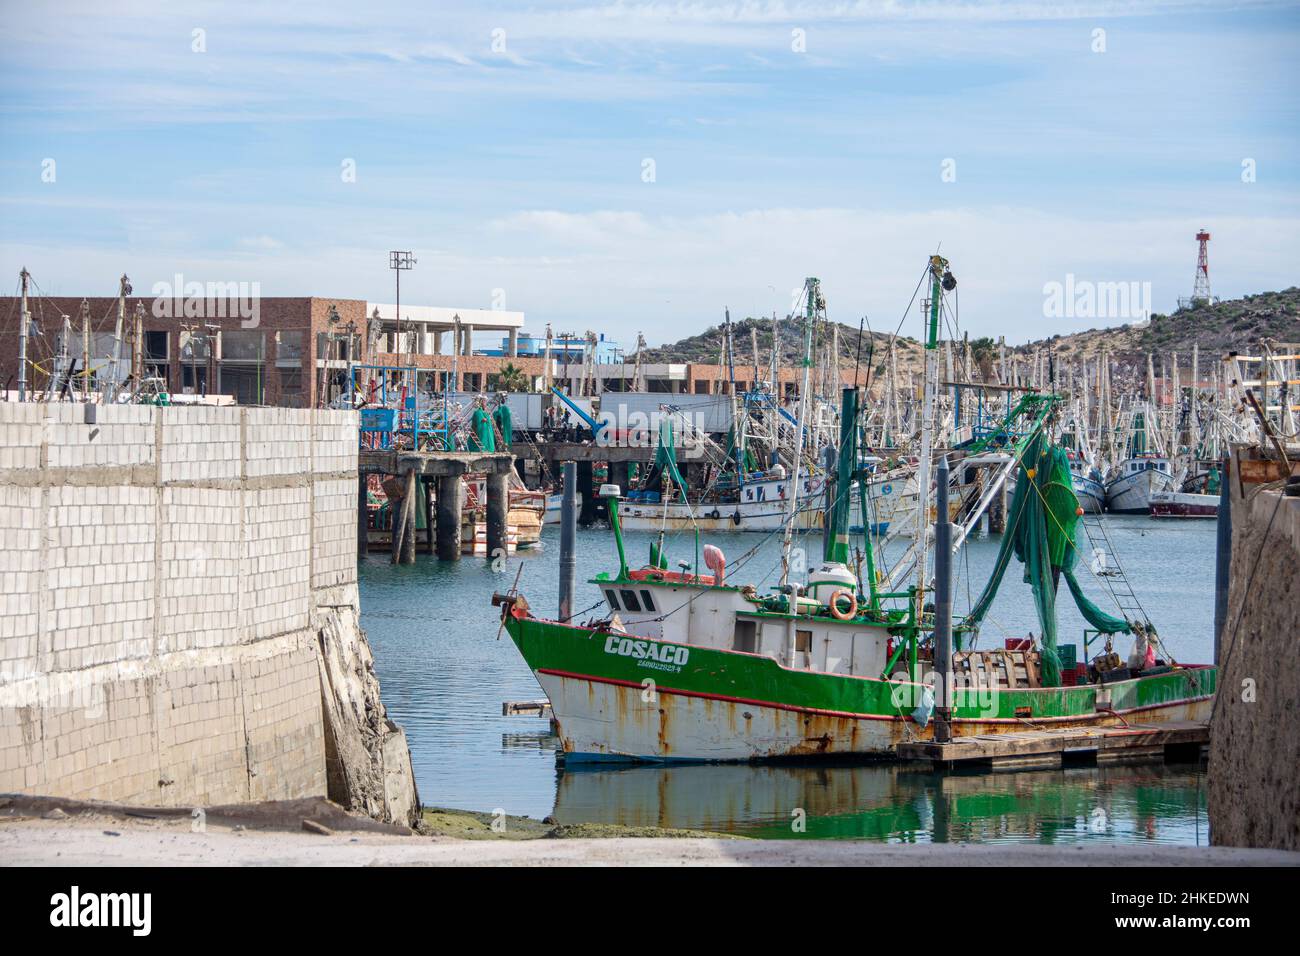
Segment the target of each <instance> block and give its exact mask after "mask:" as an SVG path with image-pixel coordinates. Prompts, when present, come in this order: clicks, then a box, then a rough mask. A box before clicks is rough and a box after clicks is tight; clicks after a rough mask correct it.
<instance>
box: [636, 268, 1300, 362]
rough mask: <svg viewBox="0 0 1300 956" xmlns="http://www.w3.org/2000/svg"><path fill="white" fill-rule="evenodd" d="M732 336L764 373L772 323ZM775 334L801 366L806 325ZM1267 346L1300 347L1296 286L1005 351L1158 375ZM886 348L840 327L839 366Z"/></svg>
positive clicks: (711, 333)
mask: <svg viewBox="0 0 1300 956" xmlns="http://www.w3.org/2000/svg"><path fill="white" fill-rule="evenodd" d="M732 329H733V335H734V340H735V351H736V364H737V366H738V367H741V368H748V367H749V366H751V365H752V364H753V345H752V342H753V338H752V336H751V329H752V330H755V331H756V332H757V337H758V354H759V362H760V364H761V365H763V366H764V367H765V366H766V365H767V363H768V362H770V360H771V358H770V356H771V348H772V320H771V319H754V318H746V319H741V320H740V321H738V322H733V324H732ZM778 329H779V335H780V341H781V349H780V351H781V364H782V365H794V364H797V363H798V361H799V358H800V356H801V355H802V354H803V330H804V320H803V318H802V317H795V318H790V319H782V320H780V321H779V322H778ZM818 337H819V349H820V348H826V347H829V342H830V339H831V333H830V330H829V329H827V328H821V329H819V330H818ZM1264 339H1273V340H1275V341H1278V342H1292V343H1300V288H1297V287H1295V286H1292V287H1291V288H1288V289H1284V290H1282V291H1281V292H1261V293H1258V294H1256V295H1248V296H1246V297H1245V298H1241V299H1231V300H1228V301H1224V302H1217V303H1214V304H1212V305H1211V304H1203V305H1197V306H1195V307H1192V308H1187V309H1179V310H1178V311H1176V312H1174V313H1173V314H1172V315H1153V316H1152V317H1151V321H1150V322H1149V323H1146V324H1145V325H1136V324H1129V325H1119V326H1114V327H1112V328H1099V329H1089V330H1088V331H1086V332H1077V333H1074V334H1072V335H1054V336H1051V337H1050V338H1047V339H1040V340H1038V341H1034V342H1029V343H1027V344H1023V345H1018V346H1014V347H1013V346H1010V345H1008V346H1007V349H1008V351H1009V352H1014V353H1017V354H1020V355H1032V354H1033V353H1034V352H1035V351H1037V350H1039V349H1044V348H1047V349H1050V350H1051V351H1052V352H1053V354H1055V355H1056V356H1058V357H1059V358H1060V359H1061V360H1064V361H1081V360H1083V359H1093V358H1095V357H1096V356H1097V355H1098V354H1099V353H1100V352H1101V351H1102V350H1103V349H1104V350H1106V351H1108V352H1110V353H1111V355H1112V356H1113V357H1114V358H1115V359H1116V360H1117V361H1118V362H1119V363H1121V364H1125V365H1132V366H1137V365H1141V366H1143V367H1145V363H1146V354H1147V353H1148V352H1150V353H1154V354H1155V355H1156V357H1157V358H1156V362H1157V367H1158V366H1159V361H1160V357H1161V356H1167V355H1169V353H1171V352H1177V353H1178V354H1179V356H1180V360H1179V361H1180V364H1182V362H1183V361H1185V360H1189V359H1190V356H1191V352H1192V346H1193V344H1196V345H1199V346H1200V351H1201V354H1202V355H1203V356H1205V357H1206V358H1207V360H1213V359H1214V358H1218V357H1220V356H1222V355H1224V354H1227V353H1228V352H1233V351H1236V352H1253V351H1254V350H1256V349H1258V347H1259V344H1260V342H1261V341H1262V340H1264ZM722 340H723V332H722V328H721V327H720V326H712V327H710V328H708V329H705V330H704V331H703V332H701V333H700V334H698V335H693V336H690V337H689V338H685V339H682V340H681V341H678V342H674V343H672V344H671V345H662V346H659V347H657V348H652V349H647V350H646V352H645V355H644V357H643V358H644V360H645V361H647V362H707V363H716V362H717V361H718V360H719V356H720V354H721V350H722ZM889 342H890V336H889V334H887V333H881V332H876V333H874V334H871V333H866V334H864V335H863V336H862V338H861V342H859V337H858V330H857V328H855V327H851V326H847V325H844V324H840V326H839V348H840V361H841V363H842V366H843V367H844V368H852V367H854V365H855V364H857V363H858V362H859V361H860V363H861V367H862V368H863V369H864V371H865V369H867V368H868V367H871V366H872V365H874V366H875V367H876V369H877V370H881V369H882V365H881V363H882V360H883V358H884V357H885V355H886V354H887V353H888V348H889ZM823 343H824V344H823ZM895 347H896V348H897V349H898V367H899V370H900V372H907V371H918V370H919V369H920V366H921V355H922V349H921V344H920V343H919V342H918V341H916V339H914V338H905V337H901V336H900V337H899V339H898V340H897V342H896V343H895ZM971 349H972V353H973V355H974V358H975V361H976V362H977V363H978V364H980V365H983V366H984V367H985V368H986V369H987V368H988V367H989V366H990V363H991V362H992V361H994V360H995V359H996V357H997V354H998V347H997V342H996V340H995V339H991V338H978V339H971Z"/></svg>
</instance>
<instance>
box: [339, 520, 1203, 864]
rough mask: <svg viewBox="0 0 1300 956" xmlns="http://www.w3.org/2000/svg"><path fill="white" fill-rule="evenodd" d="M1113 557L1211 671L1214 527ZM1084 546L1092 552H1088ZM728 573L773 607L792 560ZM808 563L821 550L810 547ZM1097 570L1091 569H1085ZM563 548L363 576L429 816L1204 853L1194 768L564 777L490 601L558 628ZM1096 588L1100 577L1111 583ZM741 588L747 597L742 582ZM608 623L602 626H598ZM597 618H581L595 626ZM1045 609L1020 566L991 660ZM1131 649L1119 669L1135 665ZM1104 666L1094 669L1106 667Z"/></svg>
mask: <svg viewBox="0 0 1300 956" xmlns="http://www.w3.org/2000/svg"><path fill="white" fill-rule="evenodd" d="M1105 521H1106V523H1107V528H1108V529H1109V534H1110V538H1111V542H1112V544H1113V546H1114V549H1115V552H1116V554H1117V556H1118V558H1119V560H1120V562H1121V563H1122V564H1123V567H1124V570H1125V572H1126V573H1127V575H1128V579H1129V581H1130V582H1131V584H1132V587H1133V590H1134V591H1135V592H1136V593H1137V595H1138V598H1139V600H1140V601H1141V603H1142V606H1143V608H1144V609H1145V611H1146V612H1147V615H1148V616H1149V618H1150V619H1151V621H1152V622H1154V624H1155V625H1156V628H1157V629H1158V631H1159V634H1160V636H1161V639H1162V641H1163V642H1164V645H1165V647H1166V648H1167V649H1168V651H1169V653H1170V654H1171V655H1172V656H1173V657H1174V658H1175V659H1176V660H1180V661H1188V662H1208V661H1210V660H1211V659H1212V655H1213V640H1212V634H1211V626H1212V621H1213V616H1214V615H1213V610H1214V590H1213V584H1214V537H1215V534H1214V522H1213V521H1194V520H1193V521H1179V520H1169V519H1166V520H1160V519H1150V518H1145V517H1131V516H1115V517H1110V516H1108V517H1107V518H1106V519H1105ZM1081 537H1082V533H1081ZM626 539H627V550H628V555H629V562H630V563H632V564H633V565H634V566H638V565H640V564H641V563H644V562H645V561H646V560H647V558H648V554H649V545H650V542H651V540H652V539H653V536H652V535H649V534H628V535H627V536H626ZM704 543H712V544H716V545H718V546H719V547H721V548H722V549H723V551H724V552H725V553H726V554H727V559H728V576H729V577H730V578H731V580H732V581H734V582H736V583H753V584H755V585H757V586H758V587H759V590H760V591H765V590H766V589H767V588H768V587H770V586H772V585H773V584H775V583H776V581H777V578H778V576H779V567H780V552H781V542H780V540H779V538H778V537H776V536H771V535H761V536H760V535H751V534H743V533H736V534H729V535H710V536H709V537H708V538H707V539H706V540H705V541H702V542H701V543H700V545H701V547H702V545H703V544H704ZM796 544H797V546H800V547H802V548H806V549H807V552H806V553H807V559H808V560H809V561H811V562H815V561H816V560H818V559H819V558H820V555H821V538H820V536H818V535H805V536H802V537H801V538H799V539H796ZM998 544H999V538H998V537H997V536H992V537H990V536H986V535H982V534H981V535H976V536H973V537H972V538H971V539H970V540H969V541H968V542H967V545H966V547H964V548H963V550H962V553H961V554H960V555H959V557H958V560H957V562H956V568H955V571H956V574H957V582H956V585H955V588H954V611H955V612H956V613H961V612H964V611H965V609H966V608H967V607H969V605H970V604H971V603H972V602H973V601H974V600H975V599H976V597H977V596H978V595H979V592H980V589H981V588H982V586H983V583H984V581H985V580H987V576H988V574H989V572H990V570H991V568H992V565H993V562H994V558H995V556H996V554H997V550H998ZM1085 550H1086V549H1085ZM667 551H668V555H669V560H670V562H671V564H672V566H674V567H675V566H676V565H677V563H678V562H679V561H685V562H689V563H691V564H694V563H695V562H696V553H695V552H696V542H695V540H694V536H692V535H681V536H678V537H677V538H675V539H673V538H670V539H669V540H668V545H667ZM558 552H559V535H558V528H556V527H555V526H548V527H547V528H546V530H545V533H544V535H543V540H542V546H541V547H540V548H538V549H534V550H533V551H531V552H520V554H519V555H518V556H513V557H511V558H509V559H508V560H507V561H505V562H498V564H497V565H496V566H495V567H494V565H493V563H492V562H489V561H487V560H484V559H481V558H480V559H473V558H465V559H464V560H461V561H458V562H446V563H442V562H439V561H437V560H436V559H435V558H433V557H430V556H426V555H423V554H422V555H420V556H419V558H418V559H417V561H416V563H415V564H414V565H406V566H402V565H392V564H390V563H389V559H388V556H387V554H383V553H378V552H376V553H373V554H370V555H368V556H367V557H366V558H365V559H364V560H363V561H362V562H361V568H360V581H361V609H362V624H363V626H364V627H365V629H366V632H367V634H368V635H369V637H370V641H371V644H372V646H373V648H374V653H375V666H376V669H377V671H378V674H379V679H380V681H381V684H382V686H383V689H384V700H385V702H386V704H387V706H388V709H389V711H390V713H391V714H392V716H393V718H394V719H395V720H397V722H398V723H400V724H401V725H402V726H404V727H405V729H406V733H407V736H408V739H409V741H410V747H411V756H412V759H413V761H414V765H415V774H416V780H417V783H418V785H419V792H420V799H421V801H422V802H423V803H424V804H425V805H427V806H442V807H455V808H463V809H470V810H483V811H492V810H497V809H500V810H504V811H505V812H506V813H509V814H515V815H527V816H531V817H534V818H543V817H547V816H553V817H554V818H555V819H556V821H557V822H559V823H563V824H576V823H588V822H592V823H608V824H619V825H624V826H661V827H685V828H693V829H703V830H713V831H723V832H734V833H737V834H744V835H750V836H763V837H787V838H789V837H795V838H847V837H856V838H868V839H878V840H889V841H901V842H928V841H979V842H1033V843H1073V842H1097V841H1118V842H1136V841H1155V842H1160V843H1173V844H1201V845H1204V844H1206V843H1207V842H1208V835H1207V829H1206V822H1205V813H1204V793H1203V791H1204V768H1203V766H1198V765H1196V764H1185V765H1181V764H1180V765H1174V764H1170V765H1164V764H1152V765H1142V766H1127V767H1107V768H1095V767H1079V768H1067V769H1064V770H1054V771H1041V770H1040V771H1023V772H1018V773H1002V774H987V773H971V772H963V773H935V772H932V771H930V770H929V769H928V768H925V769H921V768H918V767H916V766H908V765H901V764H897V763H889V762H881V763H868V764H862V763H857V764H854V763H842V764H834V765H823V764H798V765H791V764H781V765H681V766H668V767H662V766H628V767H618V768H606V767H601V768H597V769H588V768H584V769H582V770H574V771H568V772H566V771H565V770H564V769H562V768H560V767H557V765H556V760H555V748H556V740H555V738H554V737H553V736H552V735H551V734H550V733H549V725H548V722H547V721H545V720H542V719H540V718H537V717H502V716H501V703H502V701H506V700H533V699H537V698H540V697H541V696H542V692H541V689H540V688H539V687H538V686H537V683H536V681H535V680H534V679H533V677H532V674H531V673H530V672H529V670H528V668H527V667H526V666H525V665H524V662H523V660H522V659H521V658H520V656H519V654H518V652H517V651H516V650H515V647H514V644H513V643H512V642H511V641H510V638H509V636H508V635H506V634H505V633H504V632H501V631H499V618H498V617H497V612H496V609H495V608H493V607H491V604H490V599H491V596H492V593H493V591H505V590H506V589H507V588H509V587H510V585H511V584H512V583H513V582H514V581H515V577H516V574H518V576H519V589H520V591H521V592H522V593H523V594H524V595H525V596H526V597H527V598H528V600H529V602H530V603H531V605H532V606H533V608H534V610H535V612H536V613H538V614H540V615H547V616H549V615H554V613H555V608H556V603H557V595H558V577H559V571H558V564H559V554H558ZM1094 561H1095V559H1094V558H1093V556H1092V555H1090V554H1088V553H1084V554H1082V555H1081V557H1080V572H1079V577H1080V581H1081V583H1082V584H1083V587H1084V589H1085V590H1086V591H1087V592H1088V594H1089V596H1090V597H1092V598H1093V600H1094V601H1096V602H1097V603H1098V604H1099V605H1100V606H1101V607H1103V608H1105V609H1108V610H1114V602H1113V601H1111V600H1110V598H1109V597H1108V596H1107V594H1106V589H1105V582H1106V580H1107V578H1106V576H1105V575H1102V576H1098V575H1096V574H1094V573H1090V571H1091V569H1092V565H1093V563H1094ZM577 565H578V587H577V594H576V601H575V603H576V607H577V608H578V609H579V610H581V609H584V608H587V607H590V606H594V605H596V604H597V602H598V601H599V592H598V591H597V590H596V588H595V587H594V586H592V585H589V584H587V583H586V582H587V580H588V579H590V578H591V577H594V576H595V575H596V574H598V573H600V572H602V571H611V572H612V571H614V570H616V569H617V566H618V558H617V554H616V552H615V548H614V540H613V536H612V534H611V533H610V532H609V530H608V529H606V528H603V527H597V528H592V529H579V531H578V548H577ZM1098 570H1099V568H1098ZM732 575H734V577H732ZM1057 611H1058V619H1059V641H1060V642H1061V643H1076V644H1079V645H1080V646H1079V656H1080V658H1082V656H1083V647H1082V634H1083V628H1084V626H1085V625H1084V622H1083V619H1082V618H1081V617H1080V616H1079V614H1078V612H1077V610H1076V609H1075V608H1074V605H1073V602H1072V601H1071V600H1070V598H1069V594H1068V592H1067V591H1066V590H1065V589H1064V588H1062V589H1061V595H1060V598H1059V599H1058V602H1057ZM598 612H599V608H595V609H594V610H593V611H592V613H598ZM586 616H587V615H578V619H579V620H582V619H585V617H586ZM1037 630H1038V627H1037V621H1036V618H1035V616H1034V607H1033V600H1032V595H1031V593H1030V590H1029V587H1028V585H1026V584H1023V583H1021V580H1020V566H1019V565H1018V564H1017V563H1016V562H1014V561H1013V562H1012V566H1011V568H1009V569H1008V572H1007V575H1006V578H1005V580H1004V581H1003V584H1002V588H1001V590H1000V592H999V594H998V597H997V599H996V601H995V603H994V605H993V608H992V610H991V612H990V613H989V615H988V618H987V619H986V621H985V624H984V626H983V629H982V633H981V638H980V646H983V647H991V646H1002V644H1003V641H1004V639H1005V638H1011V637H1024V636H1026V635H1027V634H1029V633H1030V632H1031V631H1032V632H1035V633H1036V632H1037ZM1130 642H1131V639H1130V638H1128V637H1127V636H1126V635H1120V636H1119V638H1118V639H1117V641H1116V650H1117V651H1118V652H1119V653H1120V654H1121V655H1122V656H1127V654H1128V651H1129V644H1130ZM1099 650H1100V648H1099V647H1096V646H1094V648H1093V650H1092V653H1093V654H1095V653H1098V652H1099Z"/></svg>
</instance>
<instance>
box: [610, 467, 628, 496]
mask: <svg viewBox="0 0 1300 956" xmlns="http://www.w3.org/2000/svg"><path fill="white" fill-rule="evenodd" d="M627 472H628V463H627V462H625V461H611V462H610V463H609V483H610V484H611V485H618V488H619V491H621V492H622V493H623V494H627Z"/></svg>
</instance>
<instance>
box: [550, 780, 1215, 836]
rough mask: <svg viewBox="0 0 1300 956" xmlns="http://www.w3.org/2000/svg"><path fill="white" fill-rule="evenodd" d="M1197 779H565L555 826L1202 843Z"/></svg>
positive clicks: (761, 833) (561, 782)
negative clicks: (621, 825)
mask: <svg viewBox="0 0 1300 956" xmlns="http://www.w3.org/2000/svg"><path fill="white" fill-rule="evenodd" d="M1201 783H1202V771H1201V769H1200V768H1198V767H1195V766H1166V765H1163V764H1152V765H1145V766H1128V767H1105V768H1101V767H1080V768H1071V769H1066V770H1050V771H1049V770H1032V771H1020V772H1017V773H999V774H989V773H985V774H977V773H934V772H932V771H930V770H929V769H928V768H924V769H921V768H918V767H916V766H909V765H903V764H873V765H868V766H836V767H824V766H809V765H807V764H800V765H797V766H794V765H783V766H739V765H738V766H730V765H728V766H713V767H710V766H699V765H683V766H676V767H649V766H645V767H630V768H626V769H610V770H593V769H583V770H577V771H573V772H568V773H566V772H561V773H560V776H559V788H558V791H557V793H556V798H555V818H556V820H557V822H559V823H565V824H575V823H615V824H623V825H628V826H659V827H685V828H690V829H698V830H714V831H721V832H728V833H737V834H742V835H745V836H753V837H765V838H810V839H835V838H840V839H843V838H854V839H868V840H883V841H887V842H892V843H949V842H952V843H958V842H961V843H1026V842H1032V843H1043V844H1062V843H1083V842H1087V843H1096V842H1098V841H1101V842H1105V841H1112V842H1123V843H1133V842H1144V841H1151V842H1155V843H1179V844H1187V843H1205V842H1207V841H1206V830H1205V826H1206V824H1205V817H1204V807H1203V803H1204V800H1203V797H1202V794H1201V791H1202V787H1201Z"/></svg>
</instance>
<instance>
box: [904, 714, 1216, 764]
mask: <svg viewBox="0 0 1300 956" xmlns="http://www.w3.org/2000/svg"><path fill="white" fill-rule="evenodd" d="M1209 742H1210V726H1209V724H1208V723H1204V722H1201V721H1171V722H1169V723H1161V724H1129V725H1127V726H1119V727H1073V728H1068V729H1062V730H1025V731H1021V732H1019V733H1012V734H979V735H975V736H970V737H957V738H956V739H954V740H951V741H948V742H946V743H937V742H936V741H933V740H923V741H921V740H918V741H912V742H909V743H903V744H899V745H898V747H897V755H898V757H899V758H900V759H902V760H912V761H928V762H929V763H931V764H933V765H934V766H936V767H945V768H947V767H952V768H971V769H977V768H978V769H991V770H1041V769H1051V768H1054V767H1060V766H1062V765H1063V764H1067V763H1068V764H1073V765H1082V766H1088V765H1092V764H1098V765H1108V764H1117V763H1139V762H1149V761H1161V760H1165V759H1167V758H1168V757H1170V756H1175V757H1177V756H1192V757H1199V755H1200V752H1201V748H1203V747H1205V746H1206V745H1207V744H1208V743H1209Z"/></svg>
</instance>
